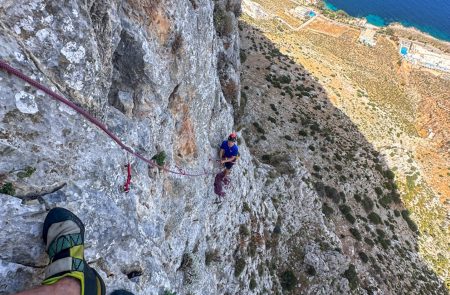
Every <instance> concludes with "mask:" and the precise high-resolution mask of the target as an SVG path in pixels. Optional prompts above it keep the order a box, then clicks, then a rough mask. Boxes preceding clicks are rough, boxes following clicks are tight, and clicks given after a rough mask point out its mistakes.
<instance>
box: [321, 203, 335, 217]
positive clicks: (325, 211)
mask: <svg viewBox="0 0 450 295" xmlns="http://www.w3.org/2000/svg"><path fill="white" fill-rule="evenodd" d="M322 213H323V214H324V215H325V216H326V217H329V216H330V215H331V214H333V213H334V210H333V208H331V207H329V206H328V204H327V203H323V205H322Z"/></svg>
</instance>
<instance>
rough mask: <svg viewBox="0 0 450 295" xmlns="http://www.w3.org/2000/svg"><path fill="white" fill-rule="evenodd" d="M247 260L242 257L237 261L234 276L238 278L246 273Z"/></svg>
mask: <svg viewBox="0 0 450 295" xmlns="http://www.w3.org/2000/svg"><path fill="white" fill-rule="evenodd" d="M245 265H246V263H245V259H244V258H242V257H240V258H238V259H237V260H236V264H235V265H234V276H235V277H238V276H240V274H241V273H242V272H243V271H244V268H245Z"/></svg>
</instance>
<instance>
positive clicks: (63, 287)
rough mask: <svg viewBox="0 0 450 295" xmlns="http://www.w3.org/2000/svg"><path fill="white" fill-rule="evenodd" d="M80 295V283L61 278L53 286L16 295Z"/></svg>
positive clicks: (72, 279) (37, 288)
mask: <svg viewBox="0 0 450 295" xmlns="http://www.w3.org/2000/svg"><path fill="white" fill-rule="evenodd" d="M60 294H61V295H80V294H81V286H80V282H79V281H78V280H77V279H74V278H70V277H67V278H63V279H61V280H59V281H58V282H56V283H55V284H53V285H44V286H39V287H36V288H33V289H30V290H26V291H23V292H20V293H17V294H16V295H60Z"/></svg>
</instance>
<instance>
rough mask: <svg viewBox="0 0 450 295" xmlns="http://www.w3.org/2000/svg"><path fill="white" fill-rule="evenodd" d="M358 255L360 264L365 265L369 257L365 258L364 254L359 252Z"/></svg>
mask: <svg viewBox="0 0 450 295" xmlns="http://www.w3.org/2000/svg"><path fill="white" fill-rule="evenodd" d="M358 255H359V259H361V261H362V262H364V263H367V262H368V261H369V256H367V255H366V253H364V252H359V253H358Z"/></svg>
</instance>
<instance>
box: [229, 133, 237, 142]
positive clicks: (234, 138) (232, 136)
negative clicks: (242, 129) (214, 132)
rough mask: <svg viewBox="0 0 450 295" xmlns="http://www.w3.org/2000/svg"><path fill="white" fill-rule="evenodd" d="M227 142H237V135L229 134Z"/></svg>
mask: <svg viewBox="0 0 450 295" xmlns="http://www.w3.org/2000/svg"><path fill="white" fill-rule="evenodd" d="M228 140H229V141H233V142H236V140H237V135H236V133H234V132H233V133H231V134H230V136H228Z"/></svg>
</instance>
